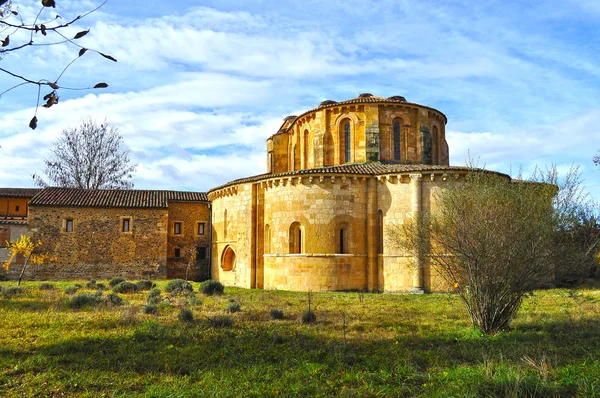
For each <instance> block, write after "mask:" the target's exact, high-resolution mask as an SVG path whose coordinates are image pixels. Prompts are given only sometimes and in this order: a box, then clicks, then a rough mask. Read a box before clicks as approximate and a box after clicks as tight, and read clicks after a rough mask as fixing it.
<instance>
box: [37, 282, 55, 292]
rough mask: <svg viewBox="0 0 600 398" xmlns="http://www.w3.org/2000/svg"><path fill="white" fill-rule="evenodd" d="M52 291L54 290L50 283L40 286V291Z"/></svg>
mask: <svg viewBox="0 0 600 398" xmlns="http://www.w3.org/2000/svg"><path fill="white" fill-rule="evenodd" d="M52 289H54V285H53V284H52V283H42V284H40V290H52Z"/></svg>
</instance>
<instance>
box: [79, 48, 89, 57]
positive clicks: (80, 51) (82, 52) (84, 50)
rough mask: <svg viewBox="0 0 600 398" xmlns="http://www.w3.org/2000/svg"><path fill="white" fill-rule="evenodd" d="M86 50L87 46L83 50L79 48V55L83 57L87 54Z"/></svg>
mask: <svg viewBox="0 0 600 398" xmlns="http://www.w3.org/2000/svg"><path fill="white" fill-rule="evenodd" d="M86 51H87V48H82V49H81V50H79V56H80V57H81V56H82V55H83V54H85V52H86Z"/></svg>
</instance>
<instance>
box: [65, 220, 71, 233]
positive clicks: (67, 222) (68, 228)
mask: <svg viewBox="0 0 600 398" xmlns="http://www.w3.org/2000/svg"><path fill="white" fill-rule="evenodd" d="M65 232H73V220H71V219H67V220H65Z"/></svg>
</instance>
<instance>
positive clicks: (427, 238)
mask: <svg viewBox="0 0 600 398" xmlns="http://www.w3.org/2000/svg"><path fill="white" fill-rule="evenodd" d="M554 171H555V169H554ZM549 177H550V176H548V175H540V176H539V180H541V181H542V182H537V183H532V182H524V181H518V180H513V181H509V180H508V179H507V178H506V177H503V176H499V175H496V174H494V173H490V172H486V171H473V172H471V173H470V174H468V175H467V176H466V177H465V180H464V182H457V183H454V184H453V185H450V186H448V187H447V188H446V189H444V190H441V191H439V192H438V193H437V194H436V196H435V201H436V206H435V207H434V208H436V209H437V210H436V211H435V212H434V213H431V214H424V215H422V216H421V218H419V219H415V220H413V222H409V223H406V224H404V225H403V226H397V227H396V228H391V230H390V234H389V237H390V238H391V239H392V241H393V242H395V243H396V244H398V245H399V246H400V247H402V248H403V249H405V250H407V251H410V252H412V253H418V252H419V250H424V251H425V258H426V259H427V260H428V261H429V263H430V265H431V266H432V267H433V268H435V269H436V270H438V271H439V272H440V274H441V275H442V277H443V278H444V279H445V280H446V282H447V283H448V285H449V286H451V287H453V288H454V289H455V291H456V293H457V294H458V295H459V296H460V298H461V300H462V301H463V303H464V304H465V306H466V308H467V311H468V313H469V315H470V318H471V321H472V324H473V326H474V327H476V328H478V329H479V330H481V331H483V332H484V333H488V334H495V333H497V332H498V331H500V330H502V329H504V328H506V327H507V326H508V325H509V324H510V322H511V320H512V319H513V318H514V316H515V315H516V313H517V311H518V309H519V308H520V305H521V303H522V300H523V298H524V296H525V295H526V294H527V293H529V292H531V291H533V290H534V289H535V288H537V287H539V286H540V285H541V284H542V283H548V282H550V281H553V280H554V279H555V277H556V276H557V273H560V274H561V275H563V274H564V275H566V274H570V273H576V272H577V271H578V270H579V269H581V268H582V267H586V266H588V265H589V259H590V258H593V255H595V253H596V251H597V239H598V236H597V235H596V237H595V242H596V243H591V242H590V247H592V246H593V247H594V248H592V249H590V250H589V251H587V250H581V249H580V248H578V247H576V243H577V242H576V240H575V239H572V238H571V236H573V235H569V234H568V233H563V232H565V231H569V227H568V226H567V224H566V220H574V218H572V217H571V215H570V214H568V213H569V212H572V211H574V210H578V211H579V210H581V209H580V208H579V207H578V206H576V205H575V203H573V201H574V200H575V198H576V197H577V196H576V195H575V196H574V194H576V193H577V192H578V189H576V188H577V187H574V186H573V184H574V183H575V184H576V183H577V181H578V179H577V178H570V180H569V181H570V182H569V183H568V184H566V185H565V186H557V185H554V184H553V183H554V182H556V179H555V177H556V174H554V175H553V176H552V178H549ZM546 180H548V181H546ZM548 182H550V183H548ZM565 189H566V190H568V191H569V192H570V193H569V194H565V193H563V192H561V190H563V191H564V190H565ZM557 191H558V193H557ZM553 198H559V200H560V201H561V203H559V201H557V200H556V199H555V200H554V202H553ZM553 204H554V205H555V206H554V207H553ZM572 225H575V224H572ZM586 251H587V252H586Z"/></svg>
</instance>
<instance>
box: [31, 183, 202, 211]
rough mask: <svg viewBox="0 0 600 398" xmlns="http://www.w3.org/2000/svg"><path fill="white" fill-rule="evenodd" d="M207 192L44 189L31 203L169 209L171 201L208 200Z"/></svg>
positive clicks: (40, 204)
mask: <svg viewBox="0 0 600 398" xmlns="http://www.w3.org/2000/svg"><path fill="white" fill-rule="evenodd" d="M207 201H208V197H207V196H206V192H181V191H157V190H137V189H122V190H120V189H78V188H54V187H51V188H45V189H44V190H43V191H41V192H40V193H39V194H37V195H36V196H35V197H34V198H33V199H32V200H31V202H29V205H30V206H77V207H135V208H167V205H168V203H169V202H207Z"/></svg>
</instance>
